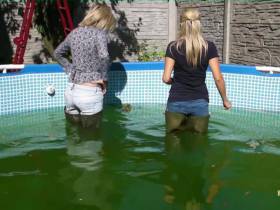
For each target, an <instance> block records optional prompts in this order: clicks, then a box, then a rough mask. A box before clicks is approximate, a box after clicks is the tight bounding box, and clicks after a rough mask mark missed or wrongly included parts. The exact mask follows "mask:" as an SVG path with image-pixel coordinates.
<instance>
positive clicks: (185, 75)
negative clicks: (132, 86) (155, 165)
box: [162, 9, 231, 133]
mask: <svg viewBox="0 0 280 210" xmlns="http://www.w3.org/2000/svg"><path fill="white" fill-rule="evenodd" d="M199 19H200V15H199V12H198V10H196V9H188V10H186V11H185V12H184V13H183V15H182V17H181V23H180V38H179V39H178V40H176V41H173V42H171V43H169V45H168V47H167V50H166V57H165V67H164V73H163V76H162V80H163V82H164V83H166V84H170V85H171V89H170V93H169V98H168V102H167V108H166V116H165V118H166V129H167V133H169V132H172V131H175V130H192V131H195V132H199V133H204V132H207V130H208V121H209V111H208V102H209V97H208V90H207V87H206V84H205V78H206V70H207V68H208V65H210V68H211V70H212V74H213V77H214V79H215V83H216V87H217V89H218V91H219V93H220V96H221V98H222V100H223V105H224V107H225V109H230V108H231V103H230V101H229V100H228V98H227V94H226V88H225V83H224V79H223V76H222V74H221V71H220V67H219V60H218V52H217V49H216V46H215V44H214V43H213V42H210V41H206V40H205V39H204V38H203V37H202V34H201V26H200V20H199ZM173 71H174V72H173ZM172 72H173V78H171V74H172Z"/></svg>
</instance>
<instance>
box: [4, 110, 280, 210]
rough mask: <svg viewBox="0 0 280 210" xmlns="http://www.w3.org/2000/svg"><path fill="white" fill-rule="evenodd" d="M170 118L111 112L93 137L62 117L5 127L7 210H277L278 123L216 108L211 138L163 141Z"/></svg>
mask: <svg viewBox="0 0 280 210" xmlns="http://www.w3.org/2000/svg"><path fill="white" fill-rule="evenodd" d="M163 112H164V106H161V105H133V107H132V110H131V112H123V111H122V110H121V109H119V108H116V107H111V106H108V107H106V109H105V112H104V116H103V124H102V128H101V129H100V130H99V131H98V132H95V133H93V134H90V133H89V132H88V131H87V130H84V129H82V128H79V127H75V126H66V122H65V119H64V115H63V112H62V110H57V109H56V110H49V111H48V112H46V111H45V112H36V113H32V114H18V115H13V116H2V117H0V209H1V210H64V209H65V210H86V209H92V210H150V209H151V210H165V209H166V210H169V209H170V210H171V209H172V210H175V209H184V210H202V209H207V210H208V209H211V210H224V209H228V210H237V209H238V210H279V209H280V167H279V163H280V115H279V114H273V113H261V112H249V111H245V110H238V109H234V110H231V111H229V112H228V111H224V110H222V108H214V107H212V117H211V121H210V125H209V133H208V135H205V136H201V135H194V134H190V133H184V134H178V135H169V136H166V135H165V130H164V115H163ZM278 194H279V195H278Z"/></svg>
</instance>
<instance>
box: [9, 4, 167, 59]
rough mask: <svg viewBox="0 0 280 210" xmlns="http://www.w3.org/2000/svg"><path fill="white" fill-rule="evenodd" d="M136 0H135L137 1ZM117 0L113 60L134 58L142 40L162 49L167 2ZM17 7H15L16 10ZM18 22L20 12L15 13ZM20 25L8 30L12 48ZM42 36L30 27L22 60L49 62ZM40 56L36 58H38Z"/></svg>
mask: <svg viewBox="0 0 280 210" xmlns="http://www.w3.org/2000/svg"><path fill="white" fill-rule="evenodd" d="M136 2H137V1H136ZM138 2H139V1H138ZM138 2H137V3H119V4H117V6H116V11H117V12H118V14H117V15H116V16H117V17H118V18H120V19H121V27H120V28H119V29H118V32H119V33H115V34H114V35H113V36H112V42H111V45H110V50H111V54H112V58H113V59H114V60H121V61H125V60H130V61H133V60H137V54H136V53H135V52H136V50H137V48H138V47H139V46H140V45H141V44H142V43H146V44H147V46H148V47H147V49H148V50H150V51H153V50H157V51H161V50H164V49H165V47H166V46H167V44H168V3H138ZM16 13H17V11H16V10H15V11H14V14H16ZM16 19H17V21H18V23H19V24H21V22H22V18H21V17H20V16H18V15H17V16H16ZM19 29H20V28H19V27H18V29H17V31H16V32H15V33H13V34H11V33H10V34H9V36H10V42H11V45H12V48H13V51H14V52H15V49H16V46H15V45H14V43H13V41H12V40H13V39H14V38H15V37H16V36H18V34H19ZM42 40H43V39H42V36H41V35H40V34H39V33H38V31H37V30H36V28H35V27H32V28H31V30H30V38H29V40H28V43H27V47H26V52H25V56H24V62H25V63H34V62H37V61H43V62H50V61H51V59H47V58H45V57H44V54H42V53H41V52H42V51H43V41H42ZM38 57H39V58H40V59H37V58H38Z"/></svg>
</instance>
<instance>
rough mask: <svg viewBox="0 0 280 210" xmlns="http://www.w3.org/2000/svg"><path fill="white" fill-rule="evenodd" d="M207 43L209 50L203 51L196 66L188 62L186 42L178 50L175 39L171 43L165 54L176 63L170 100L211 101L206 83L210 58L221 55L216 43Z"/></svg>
mask: <svg viewBox="0 0 280 210" xmlns="http://www.w3.org/2000/svg"><path fill="white" fill-rule="evenodd" d="M207 43H208V50H207V52H206V54H205V53H204V52H203V53H202V57H201V62H198V65H197V67H195V68H194V67H193V66H192V64H188V62H187V59H186V50H185V49H186V45H185V43H184V44H183V45H182V46H181V47H179V49H178V50H177V47H176V43H175V41H173V42H171V43H169V45H168V47H167V49H166V55H165V56H166V57H169V58H172V59H174V60H175V65H174V75H173V82H172V85H171V89H170V92H169V98H168V102H175V101H189V100H196V99H206V100H207V101H209V96H208V90H207V87H206V84H205V78H206V71H207V68H208V64H209V60H210V59H211V58H215V57H219V56H218V52H217V48H216V46H215V44H214V43H213V42H210V41H207Z"/></svg>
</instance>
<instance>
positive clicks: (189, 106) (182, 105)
mask: <svg viewBox="0 0 280 210" xmlns="http://www.w3.org/2000/svg"><path fill="white" fill-rule="evenodd" d="M166 111H168V112H176V113H182V114H185V115H190V116H201V117H203V116H208V115H209V106H208V101H206V100H205V99H197V100H191V101H176V102H168V103H167V107H166Z"/></svg>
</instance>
